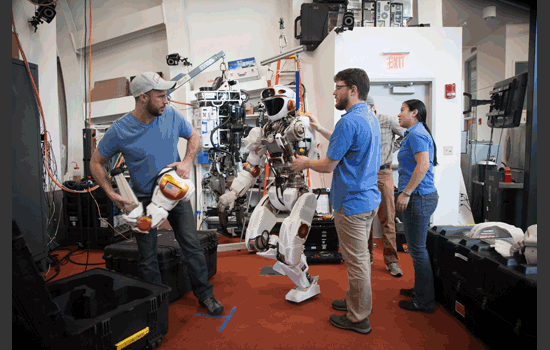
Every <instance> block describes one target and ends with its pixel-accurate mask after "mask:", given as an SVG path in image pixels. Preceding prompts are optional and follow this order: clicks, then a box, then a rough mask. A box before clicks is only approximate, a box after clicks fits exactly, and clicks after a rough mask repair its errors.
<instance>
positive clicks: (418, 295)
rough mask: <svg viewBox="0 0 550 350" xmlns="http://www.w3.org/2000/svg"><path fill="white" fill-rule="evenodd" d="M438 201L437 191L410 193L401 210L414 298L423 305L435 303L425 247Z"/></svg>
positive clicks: (431, 305) (432, 278) (429, 265)
mask: <svg viewBox="0 0 550 350" xmlns="http://www.w3.org/2000/svg"><path fill="white" fill-rule="evenodd" d="M438 201H439V195H438V194H437V191H435V192H433V193H429V194H426V195H424V196H421V195H418V194H412V195H411V198H410V200H409V204H408V205H407V208H406V209H405V211H404V212H403V224H404V227H405V237H406V238H407V245H408V249H409V254H410V255H411V257H412V260H413V267H414V288H413V291H414V294H415V297H414V300H415V301H416V302H417V303H418V304H420V305H421V306H423V307H433V306H434V305H435V291H434V276H433V272H432V266H431V263H430V257H429V256H428V250H427V249H426V238H427V235H428V228H429V225H430V217H431V216H432V214H433V213H434V211H435V208H436V207H437V203H438Z"/></svg>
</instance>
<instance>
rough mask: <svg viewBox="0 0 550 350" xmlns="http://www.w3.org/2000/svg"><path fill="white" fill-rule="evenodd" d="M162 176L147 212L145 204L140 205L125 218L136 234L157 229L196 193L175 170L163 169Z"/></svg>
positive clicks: (187, 181)
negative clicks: (144, 207) (173, 211)
mask: <svg viewBox="0 0 550 350" xmlns="http://www.w3.org/2000/svg"><path fill="white" fill-rule="evenodd" d="M161 174H162V176H160V178H159V179H158V180H157V183H156V185H155V190H154V192H153V196H152V197H151V203H150V204H149V205H148V206H147V208H146V210H145V212H144V211H143V204H142V203H140V204H139V206H138V207H137V208H136V209H134V210H133V211H132V212H130V213H129V214H128V215H125V216H123V218H124V219H125V220H126V221H128V222H129V223H130V225H131V227H132V230H134V231H136V232H141V233H148V232H149V230H151V229H154V228H157V227H158V226H160V225H161V224H162V223H163V222H164V221H165V220H166V218H168V213H169V212H170V210H172V209H173V208H174V207H175V206H176V205H177V204H178V202H179V201H181V200H183V201H188V200H190V199H191V197H192V196H193V194H194V193H195V186H194V185H193V182H192V181H191V180H189V179H184V178H181V177H179V176H178V175H177V174H176V171H175V170H174V169H171V170H170V171H166V169H163V170H162V172H161Z"/></svg>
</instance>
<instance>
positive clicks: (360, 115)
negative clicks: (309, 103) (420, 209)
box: [327, 102, 381, 215]
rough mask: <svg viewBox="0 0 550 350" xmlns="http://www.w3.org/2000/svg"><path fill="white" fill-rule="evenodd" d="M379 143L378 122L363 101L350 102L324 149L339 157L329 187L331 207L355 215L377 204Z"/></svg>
mask: <svg viewBox="0 0 550 350" xmlns="http://www.w3.org/2000/svg"><path fill="white" fill-rule="evenodd" d="M380 145H381V136H380V124H379V122H378V119H377V118H376V117H375V116H374V115H373V114H372V113H371V112H370V111H369V110H368V108H367V104H366V103H365V102H360V103H357V104H355V105H353V106H352V107H351V108H350V109H349V110H348V111H347V113H346V114H344V115H342V118H341V119H340V120H339V121H338V122H337V123H336V126H335V127H334V132H333V133H332V136H331V137H330V141H329V145H328V150H327V157H329V158H330V159H333V160H337V161H339V162H338V165H337V166H336V168H335V169H334V172H333V174H332V188H331V190H330V204H331V205H332V208H333V209H334V210H336V211H340V209H341V208H343V210H344V213H345V215H354V214H361V213H366V212H369V211H371V210H374V209H376V208H377V207H378V205H379V204H380V201H381V195H380V191H379V190H378V185H377V182H378V171H379V170H380V147H381V146H380Z"/></svg>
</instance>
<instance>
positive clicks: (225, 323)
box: [195, 306, 237, 332]
mask: <svg viewBox="0 0 550 350" xmlns="http://www.w3.org/2000/svg"><path fill="white" fill-rule="evenodd" d="M236 309H237V307H236V306H235V307H233V309H232V310H231V312H230V313H229V316H211V315H203V314H195V316H205V317H217V318H225V319H226V320H225V322H224V323H223V324H222V326H221V327H220V329H218V332H221V331H223V329H224V328H225V326H226V325H227V322H229V320H230V319H231V316H233V313H234V312H235V310H236Z"/></svg>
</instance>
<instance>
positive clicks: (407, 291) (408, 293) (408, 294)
mask: <svg viewBox="0 0 550 350" xmlns="http://www.w3.org/2000/svg"><path fill="white" fill-rule="evenodd" d="M399 293H401V295H404V296H406V297H409V298H414V297H415V296H416V294H415V293H414V290H413V289H412V288H411V289H401V290H400V291H399Z"/></svg>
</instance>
